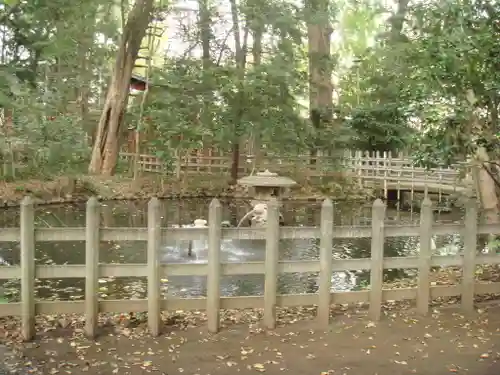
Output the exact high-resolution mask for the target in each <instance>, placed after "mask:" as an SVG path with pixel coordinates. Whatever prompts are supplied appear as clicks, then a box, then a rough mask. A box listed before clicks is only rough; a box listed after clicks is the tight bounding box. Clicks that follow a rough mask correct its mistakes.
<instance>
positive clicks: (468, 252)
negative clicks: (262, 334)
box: [0, 198, 500, 339]
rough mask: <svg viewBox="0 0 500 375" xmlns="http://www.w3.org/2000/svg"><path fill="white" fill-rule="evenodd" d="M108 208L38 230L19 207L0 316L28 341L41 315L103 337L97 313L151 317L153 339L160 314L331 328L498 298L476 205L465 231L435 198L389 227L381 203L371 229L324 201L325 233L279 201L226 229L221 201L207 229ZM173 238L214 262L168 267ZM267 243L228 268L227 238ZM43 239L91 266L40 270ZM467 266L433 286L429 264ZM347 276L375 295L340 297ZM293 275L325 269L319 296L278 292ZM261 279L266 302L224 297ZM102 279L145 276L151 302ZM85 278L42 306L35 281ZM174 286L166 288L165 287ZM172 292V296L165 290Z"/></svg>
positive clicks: (154, 213)
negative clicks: (291, 219)
mask: <svg viewBox="0 0 500 375" xmlns="http://www.w3.org/2000/svg"><path fill="white" fill-rule="evenodd" d="M100 209H101V206H100V204H99V202H98V201H97V199H95V198H91V199H90V200H89V201H88V203H87V211H86V227H75V228H72V227H61V228H54V227H52V228H37V227H35V217H34V206H33V202H32V200H31V199H30V198H25V200H24V201H23V202H22V204H21V220H20V228H2V229H1V230H0V241H9V242H19V243H20V253H21V254H20V255H21V256H20V258H21V264H20V266H2V267H0V279H4V280H6V279H16V278H19V279H20V280H21V300H20V302H17V303H14V302H13V303H3V304H0V316H12V315H20V316H21V322H22V333H23V335H24V338H25V339H32V338H33V337H34V334H35V323H34V322H35V315H36V314H59V313H63V314H64V313H82V314H84V318H85V332H86V334H87V335H88V336H91V337H93V336H95V335H96V333H97V331H98V319H97V317H98V313H99V312H142V311H147V313H148V326H149V330H150V332H151V334H152V335H158V334H159V333H160V331H161V315H160V313H161V311H164V310H198V309H199V310H203V309H204V310H206V314H207V318H208V329H209V330H210V331H212V332H216V331H217V330H218V329H219V323H220V320H219V312H220V309H237V308H263V312H264V313H263V323H264V325H265V326H266V327H267V328H270V329H272V328H274V327H275V324H276V319H275V311H276V306H298V305H317V319H318V322H319V323H320V324H321V325H323V326H325V327H326V326H327V325H328V324H329V320H330V308H331V305H332V304H344V303H360V302H361V303H368V304H369V317H370V319H372V320H378V319H380V318H381V314H382V307H383V302H384V301H387V300H392V301H400V300H407V299H416V306H417V310H418V312H419V313H421V314H426V313H427V312H428V310H429V304H430V303H431V300H432V299H434V298H438V297H449V296H460V297H461V304H462V308H463V309H464V311H473V309H474V297H475V295H478V294H486V293H500V283H483V282H477V281H476V279H475V275H476V272H475V270H476V265H483V264H499V263H500V255H496V254H495V255H485V254H478V252H477V236H478V235H479V234H500V225H496V224H495V225H492V224H489V225H485V224H483V225H478V224H477V219H478V212H477V207H476V201H475V200H472V199H471V200H470V201H468V203H467V205H466V214H465V220H464V222H462V223H459V224H438V223H436V222H434V220H433V212H432V204H431V202H430V200H429V199H426V200H424V202H423V203H422V211H421V216H420V224H419V225H391V224H388V223H384V221H385V220H384V219H385V209H386V208H385V206H384V203H383V202H382V201H381V200H377V201H375V202H374V204H373V208H372V218H371V225H368V226H349V227H344V226H334V225H333V215H334V208H333V204H332V202H331V201H330V200H325V201H324V203H323V205H322V209H321V223H320V226H319V227H280V226H279V212H278V202H276V201H274V202H271V203H270V204H269V211H268V214H269V215H268V222H267V227H266V228H261V229H255V228H222V227H221V215H222V208H221V204H220V202H219V201H217V200H213V201H212V203H211V204H210V207H209V216H208V218H209V220H208V228H165V227H161V219H162V212H161V209H160V203H159V201H158V200H157V199H152V200H151V201H150V203H149V205H148V227H147V228H116V227H101V226H100ZM453 233H460V234H461V235H462V238H463V239H464V249H463V253H461V254H456V255H448V256H436V255H434V254H433V251H432V236H433V235H444V234H453ZM406 236H420V250H419V253H418V256H409V257H384V242H385V240H386V238H388V237H406ZM358 237H371V257H370V258H362V259H341V260H336V259H333V258H332V238H358ZM167 238H168V239H169V240H200V239H201V240H206V241H207V243H208V245H207V247H208V261H207V262H206V263H196V264H192V263H191V264H160V262H159V252H160V249H161V247H162V244H163V242H164V241H165V240H166V239H167ZM307 238H319V239H320V255H319V260H310V261H302V260H301V261H280V260H279V254H278V252H279V242H280V240H282V239H288V240H293V239H307ZM223 239H225V240H256V239H258V240H264V241H265V251H266V257H265V261H263V262H262V261H261V262H242V263H232V262H231V263H223V262H221V255H220V251H221V241H222V240H223ZM36 241H49V242H50V241H57V242H66V241H85V244H86V247H85V253H86V255H85V264H77V265H68V264H64V265H40V264H36V260H35V245H36ZM101 241H143V242H147V246H145V249H144V252H146V253H147V263H144V264H142V263H141V264H105V263H104V264H103V263H100V262H99V245H100V242H101ZM447 266H453V267H462V278H461V281H460V282H458V283H457V284H455V285H448V286H441V285H440V286H436V285H434V284H433V283H431V267H447ZM394 268H407V269H409V268H417V269H418V285H417V287H416V288H403V289H387V288H385V287H384V270H386V269H394ZM346 270H369V271H370V289H369V290H361V291H347V292H333V293H332V289H331V288H332V273H333V272H336V271H346ZM290 272H318V273H319V276H318V290H317V293H312V294H287V295H279V294H277V280H278V274H280V273H290ZM248 274H263V275H264V279H265V283H264V285H265V287H264V295H263V296H245V297H225V296H221V288H220V279H221V277H222V276H226V275H248ZM191 275H193V276H206V277H207V292H206V297H196V298H178V297H173V296H170V295H166V294H163V293H162V292H161V290H162V289H161V287H162V286H165V285H164V284H163V283H164V281H162V278H163V277H174V276H191ZM104 277H146V278H147V283H148V287H147V299H133V300H130V299H127V300H101V299H99V297H98V290H99V281H100V280H101V278H104ZM47 278H51V279H64V278H84V279H85V296H84V299H83V300H77V301H46V300H41V301H40V300H36V298H35V282H36V280H38V279H47ZM166 283H167V286H168V281H166ZM163 290H164V289H163Z"/></svg>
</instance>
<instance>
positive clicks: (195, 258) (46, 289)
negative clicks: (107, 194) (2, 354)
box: [0, 199, 462, 301]
mask: <svg viewBox="0 0 500 375" xmlns="http://www.w3.org/2000/svg"><path fill="white" fill-rule="evenodd" d="M161 204H162V212H164V215H163V217H162V220H163V222H162V225H163V226H171V225H174V224H175V225H180V224H189V223H192V222H193V221H194V220H195V219H198V218H205V219H207V217H208V206H209V204H210V201H209V200H203V199H191V200H163V201H162V202H161ZM222 205H223V220H227V221H230V222H231V223H232V224H233V225H235V224H236V223H237V222H238V220H239V219H240V218H241V217H243V215H244V214H245V213H246V212H247V211H248V210H249V208H250V207H249V205H248V203H247V202H246V201H238V200H226V201H222ZM146 208H147V202H146V201H113V202H103V207H102V213H101V225H102V226H107V227H127V226H130V227H146V225H147V224H146V218H147V213H146ZM320 211H321V204H320V203H311V202H285V203H284V207H283V209H282V213H283V215H284V217H285V222H286V225H294V226H301V225H304V226H316V225H319V217H320ZM370 217H371V207H370V205H369V204H368V205H367V204H366V203H365V204H363V203H361V202H350V203H349V202H341V203H336V204H335V224H336V225H354V224H358V225H360V224H361V225H367V224H369V223H370ZM418 219H419V218H418V214H417V213H414V212H401V211H396V210H392V209H388V210H387V215H386V220H387V221H390V222H392V223H395V222H405V223H417V222H418ZM436 220H438V221H440V222H453V221H458V220H462V213H461V212H460V211H454V212H448V213H437V214H436ZM35 221H36V225H37V226H38V227H64V226H68V227H77V226H85V205H84V204H61V205H51V206H39V207H37V209H36V219H35ZM18 225H19V210H18V209H4V210H3V211H0V228H3V227H16V226H18ZM318 245H319V241H318V240H316V239H310V240H282V241H280V258H281V260H316V259H319V246H318ZM433 245H435V246H434V247H435V251H436V253H439V254H441V255H444V254H450V253H456V252H458V251H460V249H461V247H462V241H461V239H460V236H459V235H449V236H436V237H435V238H434V239H433ZM187 248H188V244H187V241H180V242H178V243H164V244H163V246H162V249H161V254H160V259H161V261H162V262H169V263H194V262H197V263H200V262H206V260H207V254H206V246H205V245H204V244H197V243H195V244H194V246H193V250H194V251H193V255H192V256H191V257H189V256H188V255H187V253H188V252H187ZM418 249H419V240H418V238H417V237H405V238H388V239H387V240H386V243H385V250H384V251H385V256H408V255H414V254H416V253H417V252H418ZM221 252H222V256H221V258H222V261H223V262H245V261H263V260H264V259H265V250H264V245H263V244H262V246H251V247H249V246H244V245H242V244H241V243H233V242H231V241H230V240H227V241H223V243H222V246H221ZM332 256H333V257H334V259H342V258H344V259H345V258H366V257H370V238H356V239H335V240H334V246H333V254H332ZM0 257H1V259H2V260H3V262H4V266H6V267H7V266H8V265H16V264H19V263H20V254H19V244H17V243H9V242H0ZM99 257H100V262H102V263H145V262H146V243H145V242H116V241H113V242H101V246H100V254H99ZM36 263H37V264H84V263H85V243H84V242H83V241H74V242H66V241H65V242H59V243H58V242H38V243H37V244H36ZM415 272H416V271H415V270H408V269H407V270H399V269H394V270H386V271H385V277H386V279H388V280H395V279H398V278H403V277H411V276H414V275H415ZM369 277H370V275H369V271H358V272H349V271H346V272H335V273H333V275H332V284H333V286H332V289H333V290H334V291H345V290H359V289H362V288H364V287H366V285H367V284H368V283H369ZM317 279H318V275H317V273H291V274H283V275H280V276H279V280H278V288H279V291H278V292H279V293H314V292H316V291H317V289H318V285H317ZM84 284H85V283H84V280H83V279H74V278H68V279H63V280H53V279H44V280H37V282H36V289H37V290H36V293H37V298H40V299H46V300H81V299H83V296H84V286H85V285H84ZM146 287H147V282H146V279H145V278H113V279H101V280H100V290H99V294H100V298H102V299H124V298H125V299H126V298H145V296H146ZM263 290H264V275H238V276H224V277H222V278H221V294H222V295H224V296H244V295H260V294H262V293H263ZM19 291H20V285H19V280H8V281H6V282H4V283H3V294H4V299H7V300H9V301H17V300H19ZM162 291H163V293H164V294H165V295H170V296H172V295H174V296H177V297H188V296H204V295H205V294H206V277H201V276H177V277H169V278H168V280H162Z"/></svg>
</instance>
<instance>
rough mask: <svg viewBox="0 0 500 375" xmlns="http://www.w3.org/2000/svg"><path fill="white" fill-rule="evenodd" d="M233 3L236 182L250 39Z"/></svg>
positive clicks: (233, 172)
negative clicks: (235, 91)
mask: <svg viewBox="0 0 500 375" xmlns="http://www.w3.org/2000/svg"><path fill="white" fill-rule="evenodd" d="M229 2H230V4H231V18H232V21H233V34H234V44H235V49H236V56H235V59H236V69H237V85H238V92H237V100H236V105H235V108H233V110H234V113H235V118H234V129H233V139H232V142H231V143H232V159H233V160H232V163H231V183H232V184H236V183H237V181H238V169H239V164H240V131H241V129H240V127H241V120H242V119H243V109H244V106H245V91H244V87H243V86H244V80H245V66H246V49H247V40H248V24H246V25H245V29H244V35H243V40H242V38H241V35H240V26H239V17H238V7H237V5H236V0H229Z"/></svg>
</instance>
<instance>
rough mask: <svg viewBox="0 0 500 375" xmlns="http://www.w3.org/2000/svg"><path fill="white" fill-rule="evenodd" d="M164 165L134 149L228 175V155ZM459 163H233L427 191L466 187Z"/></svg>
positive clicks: (352, 156) (184, 169)
mask: <svg viewBox="0 0 500 375" xmlns="http://www.w3.org/2000/svg"><path fill="white" fill-rule="evenodd" d="M120 157H121V160H122V161H128V162H133V160H134V154H131V153H122V154H121V155H120ZM170 165H171V166H172V167H171V168H170V169H168V168H167V167H166V164H165V163H163V162H162V161H161V160H160V159H159V158H157V157H156V156H153V155H144V154H142V155H139V169H140V170H142V171H145V172H153V173H164V174H175V175H177V177H181V176H183V175H204V174H216V175H228V174H229V171H230V168H231V157H228V156H206V155H188V156H184V157H182V158H176V159H175V160H173V161H172V163H171V164H170ZM464 168H465V165H457V166H454V167H447V168H444V167H443V168H432V169H426V168H423V167H416V166H415V165H414V163H413V161H412V160H411V159H410V158H409V157H406V156H404V155H403V154H399V155H398V156H396V157H394V156H392V155H391V154H390V153H388V152H363V151H347V152H346V153H345V155H344V157H343V158H338V157H330V156H318V157H317V158H316V163H315V164H310V157H309V156H274V155H273V156H269V155H268V156H264V157H262V158H261V159H260V160H259V162H258V163H257V165H255V163H254V156H253V155H242V156H241V159H240V165H239V173H240V175H244V174H250V173H251V172H252V170H254V171H261V170H265V169H269V170H270V171H273V172H277V173H280V174H288V175H289V174H294V175H304V176H307V177H322V176H329V175H330V176H331V175H335V174H338V173H339V171H340V170H342V171H344V172H345V171H346V170H347V173H348V174H350V175H351V176H352V177H354V178H356V179H358V181H359V183H360V185H362V186H370V187H377V188H380V189H383V190H384V191H385V194H386V196H387V194H389V193H390V191H398V194H399V192H404V191H411V192H429V193H437V194H453V193H456V192H462V191H465V190H466V189H470V187H471V181H470V180H469V179H464V178H463V176H465V175H466V173H465V171H464Z"/></svg>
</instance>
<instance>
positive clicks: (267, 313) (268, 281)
mask: <svg viewBox="0 0 500 375" xmlns="http://www.w3.org/2000/svg"><path fill="white" fill-rule="evenodd" d="M279 231H280V227H279V205H278V201H277V199H276V198H273V199H271V200H270V201H269V202H268V203H267V227H266V260H265V266H264V267H265V274H264V325H265V326H266V328H269V329H274V327H275V326H276V293H277V285H278V258H279V241H280V232H279Z"/></svg>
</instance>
